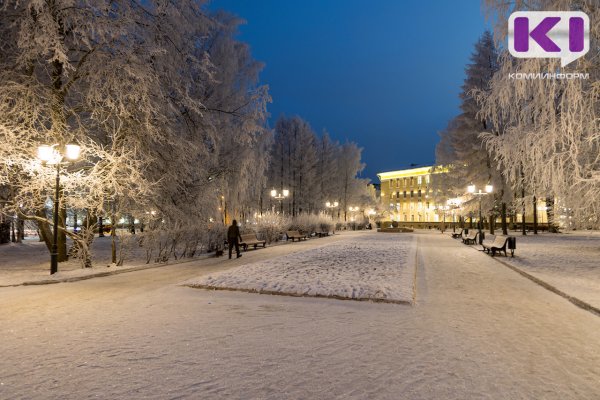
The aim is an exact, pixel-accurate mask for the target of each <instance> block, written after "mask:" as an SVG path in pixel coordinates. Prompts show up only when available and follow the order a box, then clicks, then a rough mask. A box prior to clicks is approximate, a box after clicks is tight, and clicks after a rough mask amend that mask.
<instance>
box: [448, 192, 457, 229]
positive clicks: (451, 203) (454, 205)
mask: <svg viewBox="0 0 600 400" xmlns="http://www.w3.org/2000/svg"><path fill="white" fill-rule="evenodd" d="M446 203H447V204H448V207H450V209H451V210H452V233H456V213H455V210H456V209H457V208H460V199H448V201H447V202H446Z"/></svg>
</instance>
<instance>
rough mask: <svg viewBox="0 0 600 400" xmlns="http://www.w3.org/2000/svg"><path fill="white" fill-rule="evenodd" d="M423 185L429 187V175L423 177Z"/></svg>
mask: <svg viewBox="0 0 600 400" xmlns="http://www.w3.org/2000/svg"><path fill="white" fill-rule="evenodd" d="M425 183H426V184H428V185H429V175H427V176H426V177H425Z"/></svg>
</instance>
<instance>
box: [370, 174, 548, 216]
mask: <svg viewBox="0 0 600 400" xmlns="http://www.w3.org/2000/svg"><path fill="white" fill-rule="evenodd" d="M377 176H378V177H379V180H380V182H381V183H380V185H381V186H380V200H381V203H380V204H381V209H382V211H383V216H382V218H381V221H382V224H383V226H384V227H388V226H389V225H390V224H391V223H392V222H397V224H398V226H409V227H417V228H433V227H435V226H437V225H440V224H441V223H442V222H446V223H451V222H458V221H459V219H460V217H459V210H456V208H458V207H454V209H455V211H456V212H455V211H453V208H452V207H448V204H437V203H436V202H435V196H434V192H433V185H432V182H433V180H434V179H443V176H444V174H443V171H439V170H438V171H435V172H434V168H433V166H428V167H418V168H411V169H403V170H398V171H390V172H382V173H379V174H377ZM465 189H466V188H465ZM468 199H469V196H468V195H467V194H466V193H465V197H462V198H459V199H453V200H455V201H456V203H455V204H458V203H460V202H462V201H464V200H468ZM534 207H535V208H536V212H537V221H538V225H539V226H540V227H541V228H543V227H544V226H546V227H547V225H548V213H547V207H546V200H545V199H537V203H536V204H535V205H533V204H526V207H525V224H526V225H530V224H533V208H534ZM521 210H522V208H518V209H517V210H515V212H514V214H513V215H508V216H507V217H509V218H510V222H511V225H513V226H514V224H515V223H518V224H521V223H523V215H522V213H521ZM486 217H487V216H486ZM465 218H467V219H468V220H470V219H471V218H474V219H477V213H476V212H472V213H470V214H469V215H468V216H465ZM495 221H496V222H497V223H500V219H499V216H498V217H497V218H496V219H495Z"/></svg>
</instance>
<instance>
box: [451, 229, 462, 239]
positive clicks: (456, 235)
mask: <svg viewBox="0 0 600 400" xmlns="http://www.w3.org/2000/svg"><path fill="white" fill-rule="evenodd" d="M463 231H464V229H461V230H460V232H454V233H453V234H452V237H453V238H454V239H458V238H460V237H462V234H463Z"/></svg>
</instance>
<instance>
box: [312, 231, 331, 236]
mask: <svg viewBox="0 0 600 400" xmlns="http://www.w3.org/2000/svg"><path fill="white" fill-rule="evenodd" d="M315 236H318V237H323V236H329V231H324V230H320V231H316V232H315Z"/></svg>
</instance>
